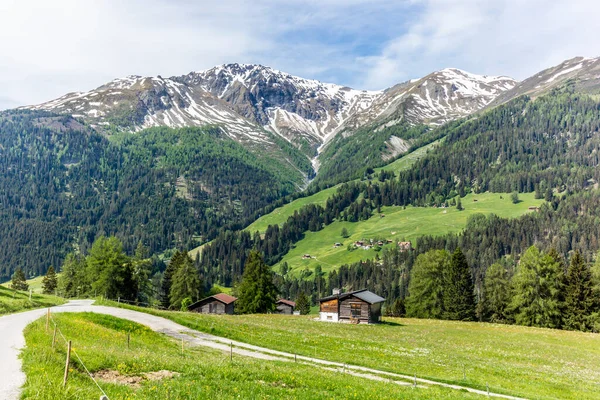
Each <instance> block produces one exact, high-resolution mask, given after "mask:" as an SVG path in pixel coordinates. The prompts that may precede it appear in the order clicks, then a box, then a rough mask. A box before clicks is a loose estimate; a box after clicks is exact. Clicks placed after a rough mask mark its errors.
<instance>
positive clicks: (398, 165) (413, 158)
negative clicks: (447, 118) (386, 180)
mask: <svg viewBox="0 0 600 400" xmlns="http://www.w3.org/2000/svg"><path fill="white" fill-rule="evenodd" d="M442 140H443V139H438V140H436V141H435V142H432V143H429V144H428V145H425V146H423V147H420V148H418V149H416V150H415V151H413V152H411V153H408V154H407V155H405V156H402V157H400V158H398V159H397V160H395V161H392V162H391V163H389V164H387V165H384V166H383V167H380V168H375V171H376V172H379V171H381V170H385V171H392V172H394V173H396V174H397V173H398V172H400V171H404V170H407V169H409V168H410V167H412V166H413V164H414V163H416V162H417V161H419V160H420V159H421V158H423V157H425V156H426V155H427V153H428V152H429V150H433V149H434V148H435V147H436V146H437V145H438V144H440V143H441V141H442Z"/></svg>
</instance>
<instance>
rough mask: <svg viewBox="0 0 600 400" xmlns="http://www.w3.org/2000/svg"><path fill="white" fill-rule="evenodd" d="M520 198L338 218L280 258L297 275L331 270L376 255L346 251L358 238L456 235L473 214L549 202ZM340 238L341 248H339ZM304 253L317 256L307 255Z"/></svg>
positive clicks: (495, 196)
mask: <svg viewBox="0 0 600 400" xmlns="http://www.w3.org/2000/svg"><path fill="white" fill-rule="evenodd" d="M519 198H520V200H521V201H520V202H519V203H517V204H513V203H512V202H511V200H510V194H507V193H481V194H469V195H467V196H465V197H464V198H462V200H461V201H462V205H463V207H464V210H463V211H458V210H457V209H456V207H449V208H445V209H442V208H434V207H411V206H409V207H406V209H404V207H383V208H382V210H381V211H382V213H383V214H385V217H383V218H381V217H380V216H379V215H378V214H375V215H374V216H373V217H371V218H370V219H369V220H367V221H359V222H346V221H335V222H333V223H332V224H330V225H328V226H326V227H325V228H323V229H322V230H320V231H318V232H306V233H305V237H304V238H303V239H302V240H301V241H299V242H297V243H296V245H295V247H294V248H293V249H291V250H290V251H289V252H288V253H287V254H286V255H285V256H284V257H283V259H282V260H281V262H282V263H283V262H287V263H288V265H289V267H290V270H291V271H292V274H297V273H299V272H300V271H302V270H304V269H309V270H313V269H314V268H315V267H316V266H317V265H321V267H322V268H323V271H329V270H332V269H335V268H337V267H339V266H340V265H342V264H349V263H354V262H358V261H361V260H367V259H372V258H375V255H376V254H377V252H376V251H375V249H370V250H363V249H360V248H359V249H356V250H353V251H349V250H348V249H347V246H348V244H351V243H354V242H355V241H357V240H362V239H390V240H393V241H394V242H396V243H397V242H398V241H399V240H408V241H414V239H416V238H417V237H419V236H424V235H443V234H446V233H456V232H460V231H461V230H462V229H463V228H464V227H465V226H466V224H467V219H468V218H469V217H470V216H471V215H474V214H477V213H480V214H492V213H493V214H496V215H498V216H500V217H505V218H514V217H518V216H520V215H523V214H524V213H526V212H528V207H529V206H534V205H535V206H539V205H541V204H542V203H543V202H544V200H543V199H535V198H534V194H533V193H522V194H519ZM475 200H477V201H475ZM343 228H346V230H347V231H348V233H349V235H350V236H349V237H348V238H342V237H341V231H342V229H343ZM336 242H339V243H341V244H342V246H341V247H334V243H336ZM387 246H394V244H393V243H392V244H388V245H387ZM384 247H385V246H384ZM304 254H309V255H311V257H313V258H310V259H303V255H304ZM274 268H275V269H276V270H278V268H279V267H278V265H277V266H275V267H274Z"/></svg>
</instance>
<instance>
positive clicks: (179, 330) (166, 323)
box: [0, 300, 523, 400]
mask: <svg viewBox="0 0 600 400" xmlns="http://www.w3.org/2000/svg"><path fill="white" fill-rule="evenodd" d="M92 303H93V300H75V301H71V302H69V303H67V304H65V305H62V306H56V307H52V308H51V311H52V312H53V313H57V312H94V313H98V314H107V315H112V316H114V317H118V318H123V319H127V320H130V321H134V322H137V323H139V324H142V325H145V326H147V327H149V328H150V329H152V330H153V331H155V332H159V333H163V334H165V335H167V336H170V337H172V338H175V339H178V340H182V339H183V341H184V342H185V344H186V345H187V346H190V345H193V346H204V347H210V348H213V349H217V350H223V351H227V352H229V351H233V353H235V354H238V355H242V356H245V357H253V358H259V359H262V360H270V361H273V360H277V361H287V362H294V361H296V360H297V361H299V362H302V363H309V364H311V365H318V366H320V367H321V368H323V369H327V370H336V371H339V372H344V373H348V374H351V375H354V376H359V377H362V378H365V379H370V380H376V381H387V382H389V381H391V382H394V383H397V384H400V385H408V384H411V383H410V382H414V378H413V377H411V376H408V375H401V374H394V373H390V372H385V371H379V370H376V369H372V368H365V367H360V366H356V365H347V364H341V363H337V362H332V361H326V360H321V359H318V358H312V357H304V356H296V355H294V354H291V353H286V352H281V351H277V350H271V349H267V348H264V347H259V346H254V345H250V344H247V343H242V342H238V341H232V340H229V339H226V338H222V337H219V336H214V335H209V334H206V333H202V332H198V331H194V330H192V329H189V328H186V327H185V326H183V325H179V324H177V323H175V322H173V321H171V320H168V319H166V318H162V317H157V316H154V315H150V314H146V313H142V312H139V311H133V310H127V309H124V308H115V307H105V306H94V305H92ZM46 312H47V311H46V309H40V310H33V311H27V312H23V313H18V314H11V315H5V316H3V317H0V339H1V341H0V360H2V362H1V363H0V399H6V400H12V399H18V398H19V393H20V388H21V386H23V384H24V383H25V375H24V374H23V372H22V371H21V361H20V360H19V358H18V356H19V352H20V349H22V348H23V347H24V346H25V339H24V337H23V329H25V327H26V326H27V325H29V324H30V323H31V322H33V321H35V320H37V319H39V318H41V317H43V316H44V315H46ZM416 382H417V383H418V384H420V385H419V386H421V385H435V386H441V387H446V388H450V389H457V390H466V391H468V392H471V393H476V394H481V395H486V396H490V397H496V398H504V399H510V400H523V399H521V398H519V397H513V396H507V395H502V394H498V393H492V392H490V393H488V392H487V391H483V390H477V389H472V388H469V387H463V386H458V385H450V384H445V383H440V382H436V381H430V380H427V379H420V378H416Z"/></svg>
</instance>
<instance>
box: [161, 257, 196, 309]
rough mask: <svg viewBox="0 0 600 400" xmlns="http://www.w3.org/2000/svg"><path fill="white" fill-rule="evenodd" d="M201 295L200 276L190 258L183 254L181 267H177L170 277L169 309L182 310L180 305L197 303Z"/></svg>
mask: <svg viewBox="0 0 600 400" xmlns="http://www.w3.org/2000/svg"><path fill="white" fill-rule="evenodd" d="M201 293H202V282H201V280H200V274H199V273H198V270H197V269H196V267H195V266H194V262H193V261H192V259H191V258H190V256H188V255H187V254H185V255H184V257H183V258H182V261H181V265H180V266H178V267H177V270H176V271H175V273H174V274H173V277H172V282H171V290H170V293H169V300H170V303H171V308H173V309H176V310H179V309H182V304H187V305H189V304H192V303H194V302H196V301H198V300H199V299H200V296H201ZM186 299H187V300H186ZM182 311H183V309H182Z"/></svg>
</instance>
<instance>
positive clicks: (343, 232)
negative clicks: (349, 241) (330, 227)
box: [341, 227, 350, 238]
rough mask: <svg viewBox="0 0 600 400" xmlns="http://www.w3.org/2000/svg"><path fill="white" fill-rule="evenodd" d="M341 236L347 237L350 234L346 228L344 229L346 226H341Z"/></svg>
mask: <svg viewBox="0 0 600 400" xmlns="http://www.w3.org/2000/svg"><path fill="white" fill-rule="evenodd" d="M341 236H342V237H343V238H347V237H348V236H350V235H349V234H348V229H346V227H343V228H342V234H341Z"/></svg>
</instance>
